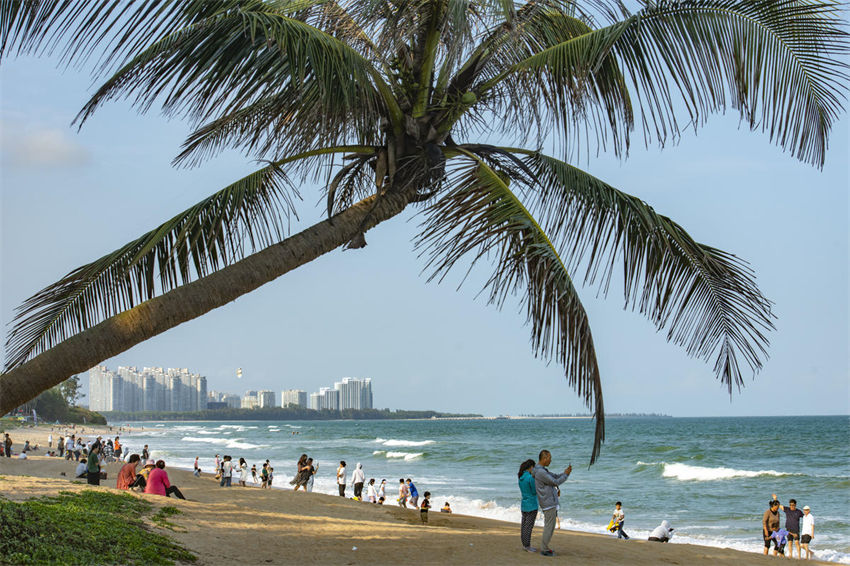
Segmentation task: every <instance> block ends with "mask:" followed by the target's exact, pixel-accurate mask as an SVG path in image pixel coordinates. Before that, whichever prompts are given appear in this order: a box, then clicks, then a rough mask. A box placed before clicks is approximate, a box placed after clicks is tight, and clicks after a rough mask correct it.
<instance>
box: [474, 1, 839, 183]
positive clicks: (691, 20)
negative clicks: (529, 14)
mask: <svg viewBox="0 0 850 566" xmlns="http://www.w3.org/2000/svg"><path fill="white" fill-rule="evenodd" d="M848 51H850V42H848V34H847V31H846V24H844V23H843V21H842V19H841V15H840V8H839V5H838V3H837V2H830V1H824V2H808V1H805V0H798V1H794V0H789V1H783V2H776V1H770V0H756V1H754V0H681V1H676V0H661V1H658V2H652V3H649V4H648V5H647V7H646V8H645V9H644V10H641V11H639V12H637V13H636V14H634V15H630V16H629V17H628V18H627V19H625V20H623V21H619V22H617V23H614V24H612V25H610V26H607V27H605V28H602V29H599V30H594V31H591V32H589V33H585V34H582V35H579V36H577V37H572V38H568V39H566V40H564V41H562V42H560V43H558V44H556V45H552V46H550V47H548V48H546V49H543V50H541V51H539V52H538V53H535V54H534V55H531V56H530V57H528V58H526V59H523V60H521V61H517V62H516V63H514V64H513V66H512V67H511V70H510V71H509V72H508V71H503V74H502V75H500V76H498V77H495V78H493V79H490V80H489V82H488V83H487V84H486V85H485V86H487V87H489V86H490V85H495V84H496V83H498V82H500V81H501V80H503V79H504V78H506V77H507V76H508V75H510V74H515V77H517V78H516V81H518V82H520V83H523V82H525V83H528V88H529V89H531V90H537V91H538V92H549V93H557V92H559V91H562V90H569V89H570V87H571V84H572V83H573V82H575V81H579V82H582V81H586V80H590V79H591V78H592V77H593V76H594V74H595V73H597V71H598V69H600V68H601V66H602V65H604V64H605V63H606V62H607V61H609V60H615V61H616V62H617V64H618V65H619V67H621V68H622V69H623V72H624V73H625V75H626V76H627V78H628V81H629V82H630V83H631V85H632V87H633V90H632V99H633V100H637V104H638V106H639V108H640V111H641V120H642V125H643V132H644V136H645V139H646V141H647V143H651V142H653V141H657V142H659V143H661V144H663V143H665V141H667V140H668V139H671V138H673V139H675V138H676V137H678V136H679V135H680V133H681V131H682V130H684V129H686V128H688V127H691V126H692V127H697V126H698V125H700V124H702V123H703V122H704V121H705V119H706V116H707V114H709V113H711V112H716V111H723V110H725V109H726V107H727V105H728V106H731V107H732V108H734V109H736V110H738V111H739V112H740V115H741V118H742V120H743V121H744V122H746V124H747V125H748V126H749V127H750V128H751V129H753V130H756V129H761V130H762V131H766V132H768V133H769V135H770V139H771V140H772V141H775V143H777V144H778V145H779V146H781V147H782V148H783V149H786V150H788V151H791V152H792V153H793V154H794V155H795V156H796V157H797V158H798V159H800V160H802V161H806V162H810V163H813V164H815V165H819V166H822V165H823V163H824V159H825V155H826V147H827V142H828V134H829V131H830V129H831V128H832V126H833V124H834V123H835V121H836V120H837V118H838V114H839V113H840V111H841V110H842V109H843V106H842V103H843V100H844V99H845V97H846V93H847V80H848V74H847V64H846V63H845V62H844V61H843V60H842V58H843V57H844V56H845V55H846V54H847V53H848ZM529 73H530V74H529ZM541 79H543V81H542V82H540V80H541ZM675 92H678V94H679V96H678V97H674V95H673V94H672V93H675ZM682 113H684V115H685V119H683V118H682V116H681V114H682Z"/></svg>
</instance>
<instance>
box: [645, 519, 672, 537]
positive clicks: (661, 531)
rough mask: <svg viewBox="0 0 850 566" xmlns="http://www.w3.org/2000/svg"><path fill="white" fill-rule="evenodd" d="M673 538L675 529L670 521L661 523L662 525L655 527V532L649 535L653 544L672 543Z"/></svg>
mask: <svg viewBox="0 0 850 566" xmlns="http://www.w3.org/2000/svg"><path fill="white" fill-rule="evenodd" d="M671 538H673V527H671V526H670V522H669V521H666V520H665V521H661V524H660V525H658V526H657V527H655V530H654V531H652V532H651V533H649V539H648V540H651V541H652V542H670V539H671Z"/></svg>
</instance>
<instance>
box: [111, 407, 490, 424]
mask: <svg viewBox="0 0 850 566" xmlns="http://www.w3.org/2000/svg"><path fill="white" fill-rule="evenodd" d="M103 414H104V415H105V416H106V418H107V419H108V420H110V421H113V422H114V421H183V420H189V421H329V420H340V419H344V420H391V419H430V418H431V417H437V418H443V417H480V416H481V415H473V414H452V413H441V412H438V411H402V410H395V411H391V410H389V409H343V410H341V411H334V410H330V409H322V410H319V411H317V410H315V409H306V408H304V407H292V406H289V407H265V408H262V409H233V408H227V409H215V410H205V411H179V412H178V411H175V412H172V411H139V412H132V413H128V412H122V411H109V412H104V413H103Z"/></svg>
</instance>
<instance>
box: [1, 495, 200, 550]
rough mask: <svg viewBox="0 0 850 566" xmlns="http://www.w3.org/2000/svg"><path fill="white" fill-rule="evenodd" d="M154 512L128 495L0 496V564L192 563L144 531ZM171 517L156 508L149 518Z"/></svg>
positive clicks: (171, 544) (169, 542)
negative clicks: (22, 498) (15, 498)
mask: <svg viewBox="0 0 850 566" xmlns="http://www.w3.org/2000/svg"><path fill="white" fill-rule="evenodd" d="M152 508H153V506H152V505H151V504H150V503H149V502H147V501H144V500H142V499H138V498H135V497H133V496H131V495H128V494H116V493H104V492H99V491H81V492H77V493H72V492H67V491H63V492H60V493H59V495H57V496H53V497H41V498H37V499H31V500H28V501H23V502H16V501H8V500H5V499H2V498H0V564H87V565H95V564H174V563H175V562H194V561H195V560H196V557H195V556H194V555H193V554H192V553H191V552H189V551H188V550H186V549H184V548H182V547H180V546H179V545H178V544H176V543H175V542H174V541H172V540H171V539H169V538H168V537H166V536H163V535H160V534H158V533H155V532H152V531H151V530H150V529H149V528H148V527H147V522H148V520H147V517H148V515H150V514H151V511H152ZM171 509H173V508H171ZM174 511H178V510H177V509H174ZM178 513H179V511H178ZM174 514H176V513H173V512H165V513H163V511H162V510H160V511H159V512H158V513H157V514H156V515H154V518H152V519H151V520H154V521H155V517H157V516H159V515H162V518H163V519H164V517H165V516H171V515H174Z"/></svg>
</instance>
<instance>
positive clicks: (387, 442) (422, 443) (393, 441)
mask: <svg viewBox="0 0 850 566" xmlns="http://www.w3.org/2000/svg"><path fill="white" fill-rule="evenodd" d="M375 442H377V443H378V444H383V445H384V446H392V447H399V446H428V445H429V444H434V442H436V441H434V440H398V439H395V438H390V439H389V440H387V439H385V438H376V439H375Z"/></svg>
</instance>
